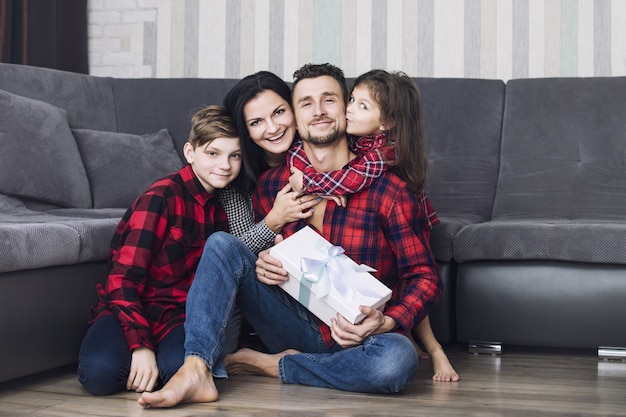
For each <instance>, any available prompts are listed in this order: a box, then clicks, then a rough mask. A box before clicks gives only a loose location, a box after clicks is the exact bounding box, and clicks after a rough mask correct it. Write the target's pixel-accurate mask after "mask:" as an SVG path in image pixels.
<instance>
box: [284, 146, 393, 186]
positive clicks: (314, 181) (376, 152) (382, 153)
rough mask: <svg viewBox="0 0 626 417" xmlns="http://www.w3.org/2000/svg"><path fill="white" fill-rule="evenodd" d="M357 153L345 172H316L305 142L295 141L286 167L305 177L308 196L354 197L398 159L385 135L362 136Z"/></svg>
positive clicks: (303, 182) (355, 147) (303, 184)
mask: <svg viewBox="0 0 626 417" xmlns="http://www.w3.org/2000/svg"><path fill="white" fill-rule="evenodd" d="M353 148H354V151H355V152H356V153H357V156H356V158H354V159H353V160H351V161H350V162H349V163H348V164H347V165H346V168H345V169H340V170H336V171H329V172H317V171H316V170H315V168H313V167H312V166H311V164H310V163H309V162H308V159H307V157H306V154H305V153H304V148H303V147H302V142H301V141H299V142H296V143H295V144H294V146H292V147H291V149H289V152H288V153H287V165H288V166H290V167H291V166H295V167H296V168H298V169H299V170H300V171H302V174H303V180H302V191H303V192H304V193H307V194H322V195H342V194H352V193H356V192H358V191H361V190H362V189H364V188H367V187H369V186H370V185H371V184H372V182H373V181H374V180H375V179H376V178H378V177H380V176H381V175H382V174H383V173H384V172H385V171H387V168H388V166H387V162H389V161H393V160H394V159H395V154H394V152H395V149H394V147H393V146H391V145H388V143H387V136H386V135H385V134H379V135H372V136H363V137H360V138H358V139H357V140H356V142H355V143H354V145H353Z"/></svg>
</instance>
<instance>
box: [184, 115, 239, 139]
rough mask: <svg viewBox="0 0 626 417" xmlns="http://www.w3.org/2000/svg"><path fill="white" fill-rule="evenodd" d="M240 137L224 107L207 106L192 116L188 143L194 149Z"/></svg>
mask: <svg viewBox="0 0 626 417" xmlns="http://www.w3.org/2000/svg"><path fill="white" fill-rule="evenodd" d="M238 137H239V134H238V133H237V129H236V128H235V123H234V121H233V119H232V117H231V116H230V114H229V113H228V111H226V109H225V108H224V107H222V106H216V105H210V106H206V107H203V108H201V109H200V110H198V111H197V112H195V113H194V114H193V116H191V130H190V132H189V139H188V140H187V141H188V142H189V143H190V144H191V146H193V148H194V149H195V148H197V147H198V146H203V145H206V144H207V143H209V142H212V141H213V140H215V139H217V138H238Z"/></svg>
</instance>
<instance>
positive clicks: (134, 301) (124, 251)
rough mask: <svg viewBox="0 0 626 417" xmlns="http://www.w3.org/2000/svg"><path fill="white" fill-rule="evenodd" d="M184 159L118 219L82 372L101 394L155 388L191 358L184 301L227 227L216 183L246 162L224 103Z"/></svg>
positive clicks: (195, 123)
mask: <svg viewBox="0 0 626 417" xmlns="http://www.w3.org/2000/svg"><path fill="white" fill-rule="evenodd" d="M191 125H192V126H191V132H190V134H189V140H188V142H187V143H185V145H184V148H183V151H184V156H185V159H186V160H187V165H186V166H184V167H183V168H181V169H180V170H179V171H177V172H174V173H172V174H169V175H167V176H165V177H164V178H162V179H160V180H158V181H156V182H155V183H154V184H153V185H151V186H150V187H149V188H148V189H147V190H146V191H145V192H144V193H143V194H141V195H140V196H139V197H138V198H137V199H136V200H135V202H134V203H133V204H132V205H131V207H130V208H129V209H128V211H127V212H126V214H125V215H124V217H123V218H122V220H121V221H120V223H119V225H118V227H117V229H116V230H115V234H114V236H113V240H112V243H111V251H110V254H109V275H108V277H107V281H106V284H105V286H102V285H98V288H97V291H98V298H99V302H98V303H97V304H96V305H94V306H93V307H92V311H91V317H92V318H91V320H90V323H91V326H90V328H89V330H88V331H87V334H86V335H85V338H84V340H83V343H82V346H81V349H80V353H79V358H78V379H79V381H80V382H81V384H82V385H83V386H84V387H85V389H87V391H89V392H90V393H92V394H94V395H106V394H110V393H113V392H116V391H119V390H121V389H127V390H134V391H136V392H144V391H152V390H153V389H154V388H155V387H156V386H157V384H164V383H166V382H167V381H168V380H169V378H170V377H171V376H172V375H173V374H174V373H175V372H176V371H177V370H178V368H179V367H180V365H181V364H182V363H183V358H184V353H185V350H184V347H183V343H184V331H183V326H182V324H183V323H184V320H185V301H186V298H187V292H188V291H189V286H190V285H191V282H192V280H193V277H194V274H195V271H196V266H197V264H198V261H199V259H200V256H201V254H202V250H203V247H204V242H205V240H206V238H207V237H208V236H209V235H210V234H211V233H213V232H214V231H218V230H227V219H226V214H225V213H224V211H223V210H222V208H221V206H220V205H219V204H218V201H217V198H216V197H215V190H216V189H218V188H223V187H225V186H226V185H228V184H229V183H230V182H231V181H233V180H234V179H235V178H236V177H237V175H238V174H239V172H240V170H241V147H240V144H239V137H238V134H237V131H236V129H235V127H234V123H233V122H232V120H231V118H230V116H229V115H228V114H227V112H226V110H225V109H224V108H222V107H220V106H208V107H205V108H203V109H201V110H199V111H198V112H197V113H195V114H194V115H193V117H192V120H191Z"/></svg>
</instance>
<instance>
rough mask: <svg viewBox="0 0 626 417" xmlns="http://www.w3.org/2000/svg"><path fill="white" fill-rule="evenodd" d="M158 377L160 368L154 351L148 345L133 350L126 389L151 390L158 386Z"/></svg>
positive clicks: (136, 390)
mask: <svg viewBox="0 0 626 417" xmlns="http://www.w3.org/2000/svg"><path fill="white" fill-rule="evenodd" d="M158 378H159V369H158V368H157V363H156V356H155V354H154V351H153V350H152V349H150V348H147V347H140V348H137V349H135V350H133V353H132V356H131V360H130V372H129V373H128V380H127V381H126V389H127V390H129V391H131V390H132V391H135V392H145V391H148V392H150V391H152V390H153V389H154V387H155V386H156V383H157V379H158Z"/></svg>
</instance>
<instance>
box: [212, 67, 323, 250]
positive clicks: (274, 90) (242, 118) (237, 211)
mask: <svg viewBox="0 0 626 417" xmlns="http://www.w3.org/2000/svg"><path fill="white" fill-rule="evenodd" d="M223 105H224V107H225V108H226V109H227V110H228V111H229V113H230V114H231V115H232V117H233V119H234V121H235V124H236V127H237V131H238V132H239V136H240V139H241V150H242V156H243V167H242V172H241V174H240V175H239V177H238V178H237V179H236V180H235V181H233V182H232V183H231V185H230V186H229V187H228V188H225V189H223V190H220V194H219V196H218V198H219V199H220V203H221V204H222V207H224V210H225V211H226V214H227V215H228V221H229V227H230V232H231V233H232V234H234V235H235V236H237V237H239V238H240V239H241V240H242V241H243V242H244V243H245V244H246V246H248V247H249V248H250V250H251V251H252V252H254V253H255V254H258V253H259V252H260V251H262V250H263V249H267V248H268V247H270V246H271V245H273V244H274V239H275V237H276V235H277V234H279V233H280V232H281V230H282V228H283V226H284V225H285V224H287V223H290V222H293V221H297V220H300V219H304V218H307V217H309V216H311V214H312V211H311V210H309V209H311V208H312V207H313V206H315V205H316V204H317V203H318V202H319V201H320V199H319V197H317V196H303V197H302V199H297V198H298V197H299V194H297V193H294V192H292V191H291V187H290V186H289V184H286V185H285V187H284V188H283V189H282V190H281V191H280V192H279V193H278V194H277V196H276V200H275V202H274V206H273V208H272V210H271V211H270V212H269V213H268V214H267V216H266V217H265V219H263V220H261V221H260V222H259V223H256V224H255V223H254V212H253V209H252V192H253V191H254V187H255V186H256V181H257V179H258V178H259V177H260V176H261V174H262V173H263V172H265V171H266V170H267V169H269V168H271V167H275V166H278V165H280V164H283V163H285V157H286V155H287V151H288V150H289V148H290V147H291V144H292V143H293V141H294V138H295V136H296V121H295V117H294V114H293V110H292V107H291V89H290V88H289V86H288V85H287V83H285V82H284V81H283V80H282V79H280V78H279V77H278V76H277V75H275V74H273V73H271V72H268V71H260V72H257V73H255V74H252V75H248V76H247V77H245V78H243V79H242V80H241V81H239V82H238V83H237V84H236V85H235V86H234V87H233V88H231V90H230V91H229V92H228V93H227V95H226V97H225V98H224V102H223Z"/></svg>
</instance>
